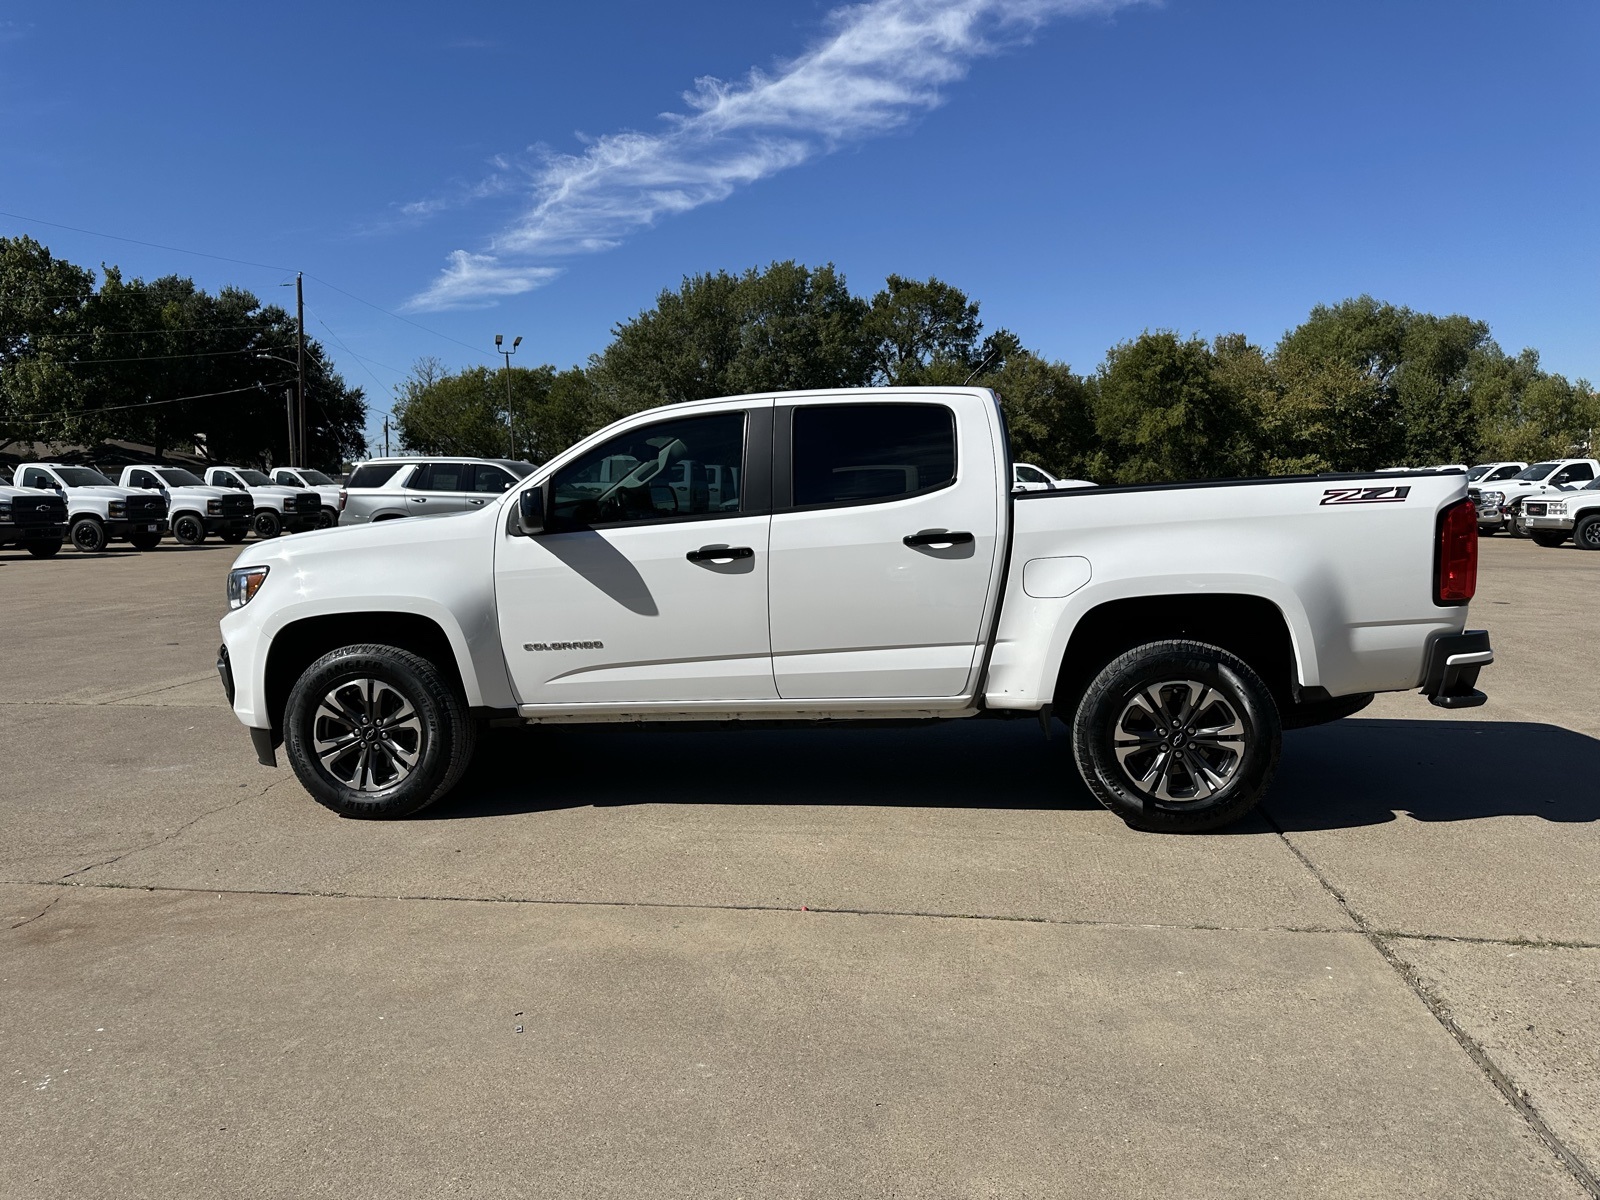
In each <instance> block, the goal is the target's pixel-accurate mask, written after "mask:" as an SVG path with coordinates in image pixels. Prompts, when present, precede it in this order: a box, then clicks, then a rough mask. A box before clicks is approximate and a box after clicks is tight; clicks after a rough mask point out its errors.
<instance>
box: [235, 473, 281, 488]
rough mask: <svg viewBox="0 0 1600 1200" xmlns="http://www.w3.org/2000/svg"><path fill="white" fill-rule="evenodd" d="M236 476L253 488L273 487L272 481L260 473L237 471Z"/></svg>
mask: <svg viewBox="0 0 1600 1200" xmlns="http://www.w3.org/2000/svg"><path fill="white" fill-rule="evenodd" d="M234 474H235V475H237V476H238V477H239V478H240V479H242V480H244V481H245V482H246V483H248V484H249V485H250V486H251V487H271V486H272V480H270V479H268V478H267V477H266V476H265V475H263V474H262V473H261V472H260V471H246V470H243V469H241V470H237V471H235V472H234Z"/></svg>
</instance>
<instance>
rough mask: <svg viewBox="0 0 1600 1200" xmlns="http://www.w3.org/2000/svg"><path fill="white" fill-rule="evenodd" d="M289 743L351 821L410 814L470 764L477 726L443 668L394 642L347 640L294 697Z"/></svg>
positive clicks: (313, 783) (298, 763)
mask: <svg viewBox="0 0 1600 1200" xmlns="http://www.w3.org/2000/svg"><path fill="white" fill-rule="evenodd" d="M283 732H284V748H285V750H286V751H287V752H288V756H289V763H290V765H291V766H292V767H293V768H294V773H295V775H296V776H298V777H299V780H300V782H301V783H302V784H303V785H304V786H305V789H306V791H308V792H310V793H311V796H312V798H313V799H315V800H316V801H317V802H318V803H319V804H322V805H324V806H326V807H327V808H331V809H332V810H333V811H334V812H336V813H339V814H340V815H341V816H346V817H366V818H381V817H405V816H410V815H411V814H412V813H415V812H419V811H421V810H422V809H423V808H426V807H427V806H428V805H429V804H432V803H433V802H434V801H435V800H437V799H438V798H439V797H440V796H443V795H444V794H445V793H446V792H448V791H449V790H450V789H451V788H452V787H454V786H455V784H456V781H457V780H458V779H460V778H461V773H462V772H463V771H465V770H466V768H467V764H468V762H469V761H470V760H471V758H472V751H473V746H474V743H475V740H476V734H477V730H476V727H475V726H474V725H473V723H472V721H471V719H470V718H469V716H468V714H467V707H466V704H465V702H464V701H463V700H462V699H461V698H460V697H459V696H457V695H456V694H455V693H454V692H453V691H452V690H451V689H450V686H449V684H448V683H446V682H445V679H444V676H443V675H442V674H441V673H440V671H439V669H438V668H437V667H435V666H434V665H433V664H432V663H430V662H429V661H428V660H427V659H424V658H420V657H418V656H417V655H415V654H412V653H411V652H410V651H407V650H401V649H398V648H396V647H394V646H381V645H362V646H344V647H342V648H340V649H338V650H334V651H332V652H331V653H328V654H324V655H323V656H322V657H321V658H319V659H318V660H317V661H316V662H314V663H312V664H311V666H310V667H308V668H307V669H306V672H305V674H303V675H301V676H300V679H299V682H297V683H296V684H295V685H294V689H293V691H291V692H290V693H289V703H288V707H287V709H286V710H285V712H284V718H283Z"/></svg>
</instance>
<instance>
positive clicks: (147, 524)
mask: <svg viewBox="0 0 1600 1200" xmlns="http://www.w3.org/2000/svg"><path fill="white" fill-rule="evenodd" d="M105 526H106V537H108V538H111V539H113V540H117V541H126V540H127V538H128V537H129V536H130V535H132V534H135V533H160V534H166V533H169V532H170V531H171V530H170V527H169V525H168V524H167V519H166V518H165V517H162V518H161V519H160V520H158V521H153V520H150V519H149V518H145V517H141V518H139V519H137V520H131V521H129V520H116V521H107V522H106V523H105Z"/></svg>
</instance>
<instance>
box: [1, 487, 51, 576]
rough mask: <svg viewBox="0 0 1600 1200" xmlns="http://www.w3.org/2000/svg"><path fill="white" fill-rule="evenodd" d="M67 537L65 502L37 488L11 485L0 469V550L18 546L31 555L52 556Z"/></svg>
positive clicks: (38, 556) (39, 556) (37, 556)
mask: <svg viewBox="0 0 1600 1200" xmlns="http://www.w3.org/2000/svg"><path fill="white" fill-rule="evenodd" d="M66 536H67V502H66V501H65V500H63V499H62V498H61V497H60V496H56V495H51V494H48V493H46V492H43V491H41V490H39V489H37V488H19V487H12V486H11V483H10V480H9V479H8V477H7V476H6V475H5V474H4V473H3V472H0V549H3V548H4V547H6V546H21V547H22V548H23V549H24V550H26V551H27V552H28V553H29V554H31V555H33V557H34V558H54V557H55V556H56V555H57V554H58V553H60V551H61V543H62V542H63V541H65V540H66Z"/></svg>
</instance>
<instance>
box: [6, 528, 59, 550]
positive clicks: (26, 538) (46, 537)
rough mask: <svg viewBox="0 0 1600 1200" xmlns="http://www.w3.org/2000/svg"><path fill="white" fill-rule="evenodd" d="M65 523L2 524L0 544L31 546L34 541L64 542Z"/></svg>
mask: <svg viewBox="0 0 1600 1200" xmlns="http://www.w3.org/2000/svg"><path fill="white" fill-rule="evenodd" d="M66 537H67V527H66V526H65V525H0V546H30V545H33V544H34V543H36V542H37V543H45V542H63V541H65V540H66Z"/></svg>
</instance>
